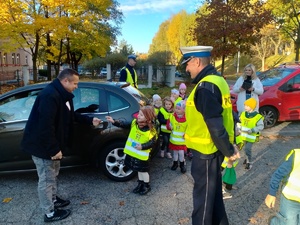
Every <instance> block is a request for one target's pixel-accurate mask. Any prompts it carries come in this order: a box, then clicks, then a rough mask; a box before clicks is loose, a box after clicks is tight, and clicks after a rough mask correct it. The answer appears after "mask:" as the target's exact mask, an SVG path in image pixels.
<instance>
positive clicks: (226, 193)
mask: <svg viewBox="0 0 300 225" xmlns="http://www.w3.org/2000/svg"><path fill="white" fill-rule="evenodd" d="M230 198H232V194H230V193H229V192H226V191H225V190H224V189H223V199H230Z"/></svg>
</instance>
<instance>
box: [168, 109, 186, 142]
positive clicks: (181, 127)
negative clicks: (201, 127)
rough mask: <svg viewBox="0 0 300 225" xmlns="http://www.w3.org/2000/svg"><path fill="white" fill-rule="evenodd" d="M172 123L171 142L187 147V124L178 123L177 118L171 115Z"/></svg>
mask: <svg viewBox="0 0 300 225" xmlns="http://www.w3.org/2000/svg"><path fill="white" fill-rule="evenodd" d="M170 123H171V126H172V132H171V135H170V142H171V143H172V144H174V145H185V140H184V133H185V130H186V127H187V122H186V121H185V122H178V121H177V120H176V118H175V116H174V115H173V114H171V115H170Z"/></svg>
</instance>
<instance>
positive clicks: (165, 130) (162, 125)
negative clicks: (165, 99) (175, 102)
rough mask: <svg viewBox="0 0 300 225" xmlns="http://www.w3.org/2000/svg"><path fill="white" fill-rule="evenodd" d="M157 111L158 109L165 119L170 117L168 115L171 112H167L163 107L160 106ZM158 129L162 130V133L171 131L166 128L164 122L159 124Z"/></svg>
mask: <svg viewBox="0 0 300 225" xmlns="http://www.w3.org/2000/svg"><path fill="white" fill-rule="evenodd" d="M159 111H160V112H161V114H162V115H163V116H164V119H165V120H168V119H169V118H170V115H171V114H172V113H170V112H168V111H167V110H166V109H165V108H164V107H161V108H160V109H159ZM160 130H161V131H162V132H164V133H169V134H170V133H171V131H170V130H168V129H167V126H166V124H161V125H160Z"/></svg>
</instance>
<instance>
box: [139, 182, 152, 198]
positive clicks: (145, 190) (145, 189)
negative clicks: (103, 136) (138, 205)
mask: <svg viewBox="0 0 300 225" xmlns="http://www.w3.org/2000/svg"><path fill="white" fill-rule="evenodd" d="M149 191H151V187H150V184H149V183H145V182H144V185H143V187H142V188H141V190H140V195H145V194H147V193H148V192H149Z"/></svg>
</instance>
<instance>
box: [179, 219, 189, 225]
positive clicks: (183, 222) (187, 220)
mask: <svg viewBox="0 0 300 225" xmlns="http://www.w3.org/2000/svg"><path fill="white" fill-rule="evenodd" d="M189 220H190V219H189V218H180V219H179V220H178V224H180V225H183V224H186V223H188V222H189Z"/></svg>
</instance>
